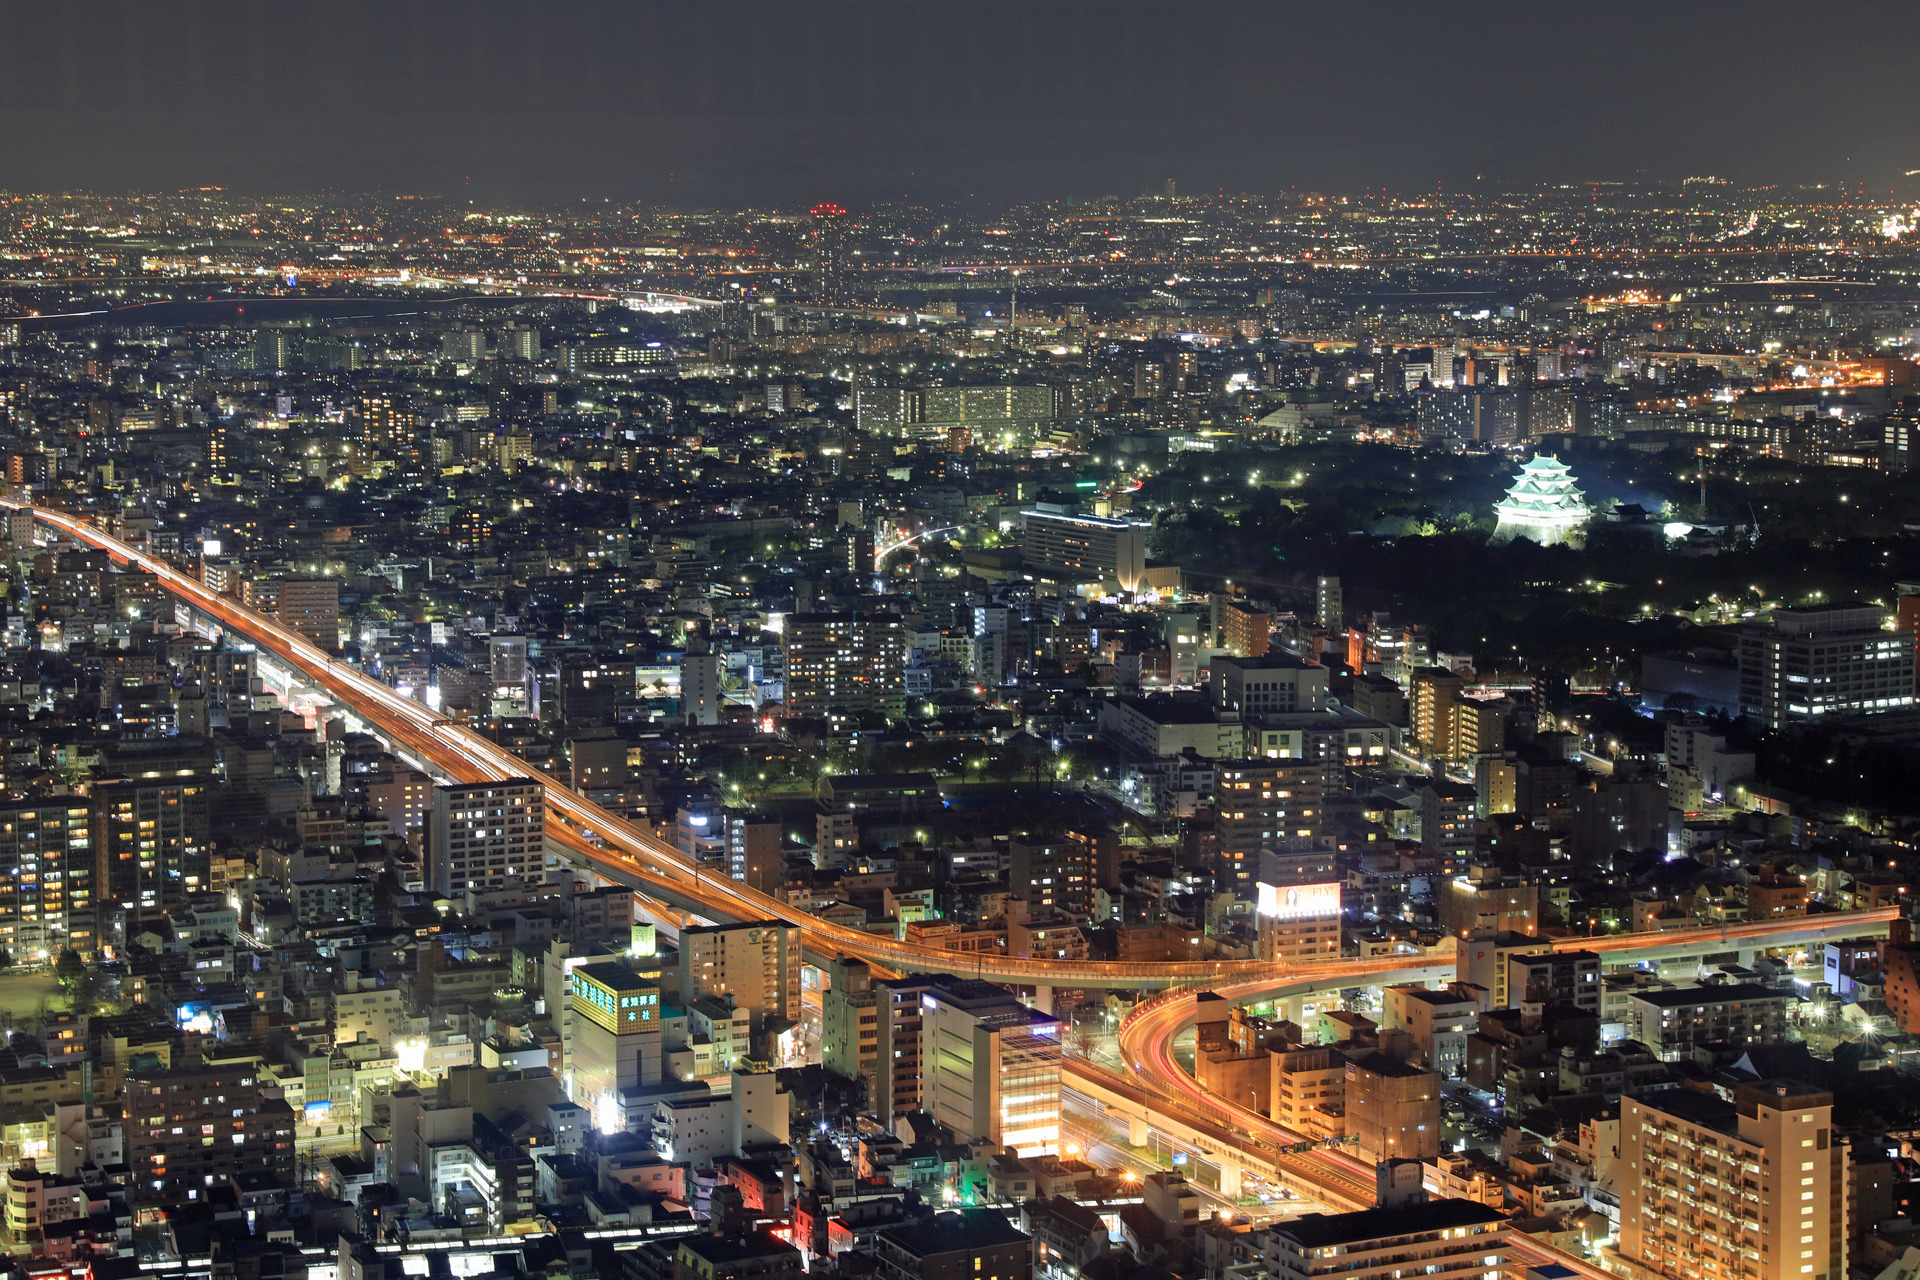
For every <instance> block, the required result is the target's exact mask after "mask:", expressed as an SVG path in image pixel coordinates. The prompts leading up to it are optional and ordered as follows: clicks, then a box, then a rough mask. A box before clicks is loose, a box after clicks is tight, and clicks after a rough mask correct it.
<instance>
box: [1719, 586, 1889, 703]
mask: <svg viewBox="0 0 1920 1280" xmlns="http://www.w3.org/2000/svg"><path fill="white" fill-rule="evenodd" d="M1882 617H1883V614H1882V612H1881V610H1880V608H1879V607H1878V606H1877V605H1855V606H1837V607H1834V608H1830V609H1777V610H1775V611H1774V615H1773V625H1772V626H1770V627H1764V628H1762V627H1755V628H1752V629H1750V630H1748V631H1746V632H1745V633H1744V634H1742V636H1741V637H1740V709H1741V711H1742V712H1743V713H1745V714H1746V715H1749V716H1752V717H1753V718H1754V719H1756V720H1757V721H1759V722H1760V723H1762V724H1764V725H1766V726H1767V727H1768V728H1769V729H1779V728H1784V727H1785V726H1787V725H1790V724H1804V723H1807V722H1809V721H1815V720H1822V719H1826V718H1829V717H1833V716H1851V715H1870V714H1878V713H1883V712H1888V711H1901V710H1905V709H1907V708H1909V707H1911V706H1913V692H1914V657H1913V655H1914V636H1913V633H1912V632H1910V631H1888V630H1885V629H1884V628H1883V627H1882V626H1881V619H1882Z"/></svg>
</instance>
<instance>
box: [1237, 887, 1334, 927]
mask: <svg viewBox="0 0 1920 1280" xmlns="http://www.w3.org/2000/svg"><path fill="white" fill-rule="evenodd" d="M1254 909H1255V911H1256V912H1257V913H1258V914H1259V915H1261V916H1263V917H1265V918H1266V919H1269V920H1302V919H1305V918H1306V917H1308V916H1337V915H1339V914H1340V883H1339V881H1337V880H1336V881H1333V882H1331V883H1328V884H1266V883H1264V882H1262V883H1261V885H1260V897H1259V901H1258V903H1257V904H1256V905H1255V908H1254Z"/></svg>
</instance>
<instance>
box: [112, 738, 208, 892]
mask: <svg viewBox="0 0 1920 1280" xmlns="http://www.w3.org/2000/svg"><path fill="white" fill-rule="evenodd" d="M214 785H215V784H214V782H213V781H212V780H211V779H209V778H205V777H200V776H198V775H188V776H176V777H171V778H144V777H142V778H111V779H101V780H98V781H96V782H95V783H94V786H93V806H94V818H93V824H94V825H93V839H94V851H95V861H94V874H93V885H94V896H95V901H96V903H111V904H116V905H118V906H120V907H122V908H124V909H127V910H135V909H146V908H151V907H164V906H170V905H172V904H173V903H176V902H179V901H182V900H183V899H185V898H186V897H187V895H189V894H193V893H198V892H199V891H200V890H201V889H204V888H205V887H206V886H207V880H208V875H209V859H210V855H209V852H208V842H209V840H210V839H211V835H212V824H211V819H210V817H209V813H208V801H209V797H210V795H211V792H212V789H213V787H214ZM102 927H103V928H104V927H105V922H104V921H103V922H102Z"/></svg>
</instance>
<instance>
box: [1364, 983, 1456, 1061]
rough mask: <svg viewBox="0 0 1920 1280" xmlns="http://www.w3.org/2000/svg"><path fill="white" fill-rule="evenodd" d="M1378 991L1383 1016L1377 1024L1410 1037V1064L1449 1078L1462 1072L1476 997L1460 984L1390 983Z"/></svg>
mask: <svg viewBox="0 0 1920 1280" xmlns="http://www.w3.org/2000/svg"><path fill="white" fill-rule="evenodd" d="M1381 994H1382V996H1384V997H1385V1015H1386V1016H1385V1020H1384V1021H1382V1022H1381V1024H1380V1025H1381V1026H1382V1027H1384V1028H1386V1029H1387V1030H1390V1031H1405V1032H1406V1033H1407V1034H1408V1036H1409V1037H1411V1038H1412V1040H1413V1049H1414V1051H1413V1054H1412V1055H1411V1056H1410V1057H1409V1058H1408V1061H1409V1062H1410V1063H1411V1064H1412V1065H1414V1066H1416V1067H1425V1068H1426V1069H1427V1070H1429V1071H1437V1072H1439V1073H1440V1074H1441V1075H1443V1076H1446V1077H1448V1078H1449V1079H1451V1078H1453V1077H1456V1076H1459V1075H1461V1074H1463V1073H1464V1072H1465V1071H1466V1068H1467V1038H1468V1037H1469V1036H1471V1035H1472V1034H1473V1033H1474V1032H1475V1031H1477V1030H1478V1029H1479V1026H1480V1009H1481V1005H1480V997H1479V996H1477V995H1475V994H1473V993H1472V991H1471V989H1470V988H1468V987H1466V986H1465V985H1463V984H1455V985H1454V987H1452V988H1449V989H1448V990H1445V991H1434V990H1430V989H1429V988H1427V987H1423V986H1420V985H1419V984H1417V983H1408V984H1401V985H1398V986H1391V987H1388V988H1386V989H1385V990H1384V991H1383V992H1381Z"/></svg>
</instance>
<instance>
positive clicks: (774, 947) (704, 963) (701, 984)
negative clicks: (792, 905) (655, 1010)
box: [678, 920, 801, 1036]
mask: <svg viewBox="0 0 1920 1280" xmlns="http://www.w3.org/2000/svg"><path fill="white" fill-rule="evenodd" d="M678 964H679V979H680V986H679V992H680V999H681V1000H683V1001H687V1002H692V1001H694V1000H698V999H701V998H702V997H711V998H712V999H715V1000H725V999H728V998H731V999H732V1002H733V1007H734V1008H736V1009H745V1010H747V1011H748V1012H749V1013H751V1014H752V1015H753V1030H754V1034H755V1035H756V1036H759V1035H763V1034H765V1033H766V1032H767V1031H768V1029H769V1024H772V1026H773V1028H774V1029H775V1030H784V1029H786V1028H787V1027H790V1026H792V1025H793V1024H794V1023H796V1022H798V1021H799V1019H800V968H801V965H800V927H799V926H798V925H789V924H782V923H780V922H779V921H777V920H759V921H749V922H748V923H745V924H713V925H701V926H697V927H695V928H690V929H682V930H681V931H680V950H679V957H678Z"/></svg>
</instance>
